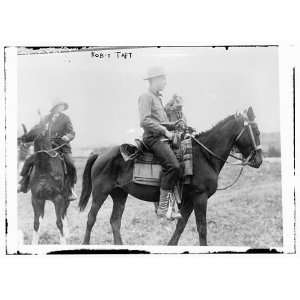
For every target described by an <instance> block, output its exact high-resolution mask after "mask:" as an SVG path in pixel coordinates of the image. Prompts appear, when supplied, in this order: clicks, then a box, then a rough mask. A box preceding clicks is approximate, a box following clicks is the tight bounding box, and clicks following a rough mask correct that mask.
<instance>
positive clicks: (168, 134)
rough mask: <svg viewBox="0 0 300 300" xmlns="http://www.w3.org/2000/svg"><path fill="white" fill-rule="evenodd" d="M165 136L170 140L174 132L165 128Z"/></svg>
mask: <svg viewBox="0 0 300 300" xmlns="http://www.w3.org/2000/svg"><path fill="white" fill-rule="evenodd" d="M165 136H166V137H167V138H168V140H170V141H172V140H173V136H174V134H173V133H172V132H171V131H169V130H167V129H166V130H165Z"/></svg>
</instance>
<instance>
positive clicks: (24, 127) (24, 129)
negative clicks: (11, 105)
mask: <svg viewBox="0 0 300 300" xmlns="http://www.w3.org/2000/svg"><path fill="white" fill-rule="evenodd" d="M22 128H23V131H24V134H27V128H26V126H25V124H23V123H22Z"/></svg>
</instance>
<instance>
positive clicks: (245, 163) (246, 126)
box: [191, 117, 261, 166]
mask: <svg viewBox="0 0 300 300" xmlns="http://www.w3.org/2000/svg"><path fill="white" fill-rule="evenodd" d="M236 119H237V117H236ZM251 125H256V122H254V121H249V120H248V119H247V120H244V124H243V128H242V129H241V131H240V132H239V134H238V135H237V137H236V138H235V140H234V144H236V143H237V141H238V140H239V139H240V138H241V137H242V135H243V134H244V133H245V132H246V130H247V129H248V130H249V135H250V139H251V143H252V146H253V149H252V150H251V152H250V154H249V155H248V156H247V158H245V159H243V158H240V157H237V156H235V155H233V154H231V153H230V154H229V156H230V157H232V158H234V159H236V160H239V161H241V163H231V162H229V161H227V160H226V159H224V158H222V157H220V156H219V155H218V154H216V153H215V152H213V151H212V150H210V149H209V148H208V147H206V146H205V145H204V144H203V143H201V142H200V141H199V140H197V139H196V138H195V137H194V136H193V135H191V137H192V139H193V140H194V141H195V142H196V143H197V144H199V145H200V146H201V147H202V148H203V149H205V150H206V151H207V152H208V153H209V154H211V155H212V156H214V157H215V158H217V159H218V160H220V161H222V162H224V163H226V164H229V165H233V166H249V165H251V164H250V160H251V158H252V157H253V154H255V153H256V152H257V151H258V150H261V145H260V144H259V145H257V144H256V141H255V138H254V134H253V129H252V126H251Z"/></svg>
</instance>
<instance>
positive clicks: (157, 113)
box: [138, 67, 181, 219]
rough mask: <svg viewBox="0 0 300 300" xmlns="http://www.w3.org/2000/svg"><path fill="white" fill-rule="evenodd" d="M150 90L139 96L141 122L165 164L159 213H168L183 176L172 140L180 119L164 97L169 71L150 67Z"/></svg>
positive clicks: (147, 141) (174, 216)
mask: <svg viewBox="0 0 300 300" xmlns="http://www.w3.org/2000/svg"><path fill="white" fill-rule="evenodd" d="M144 79H145V80H147V81H148V83H149V89H148V91H147V92H146V93H144V94H142V95H141V96H140V97H139V100H138V102H139V114H140V125H141V127H142V128H143V129H144V134H143V141H144V143H145V144H146V145H147V146H148V147H149V148H150V149H151V150H152V151H153V153H154V155H155V156H156V157H157V158H158V159H159V161H160V163H161V165H162V167H163V168H162V170H163V171H162V177H161V188H160V200H159V205H158V209H157V215H158V216H166V213H167V209H168V203H169V201H170V199H171V198H170V197H175V195H174V188H175V186H176V184H177V181H178V179H179V172H180V165H179V162H178V160H177V158H176V156H175V154H174V152H173V151H172V149H171V146H170V144H169V143H168V142H166V139H167V140H169V141H172V140H173V137H174V134H173V133H172V132H171V131H172V130H174V129H175V126H176V124H177V122H170V120H169V118H168V116H167V113H166V111H165V108H164V106H163V103H162V100H161V96H162V95H161V92H162V91H163V90H164V88H165V86H166V83H167V81H166V74H165V72H164V70H163V69H162V68H160V67H153V68H151V69H149V70H148V73H147V76H146V77H145V78H144ZM180 217H181V214H180V213H179V212H176V211H173V212H172V216H171V218H172V219H177V218H180Z"/></svg>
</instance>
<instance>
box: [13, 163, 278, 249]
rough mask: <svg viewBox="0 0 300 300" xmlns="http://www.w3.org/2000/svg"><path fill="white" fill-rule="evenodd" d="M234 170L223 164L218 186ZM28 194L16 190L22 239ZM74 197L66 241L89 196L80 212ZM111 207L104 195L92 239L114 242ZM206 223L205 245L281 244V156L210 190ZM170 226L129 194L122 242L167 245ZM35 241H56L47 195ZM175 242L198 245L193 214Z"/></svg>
mask: <svg viewBox="0 0 300 300" xmlns="http://www.w3.org/2000/svg"><path fill="white" fill-rule="evenodd" d="M85 161H86V159H85V158H77V159H76V166H77V168H78V178H79V181H78V183H77V186H76V190H77V193H78V195H79V194H80V191H81V176H82V172H83V168H84V164H85ZM238 172H239V167H225V168H224V170H223V171H222V172H221V174H220V180H219V186H220V187H222V186H226V185H228V184H230V183H231V182H232V181H233V180H234V178H235V176H236V175H237V174H238ZM30 196H31V195H30V192H29V193H28V194H26V195H25V194H20V195H19V199H18V228H19V229H20V230H22V231H23V234H24V243H25V244H29V243H30V242H31V238H32V231H33V210H32V206H31V199H30ZM77 203H78V202H77V201H75V202H72V203H71V205H70V207H69V210H68V219H69V227H70V239H69V241H68V242H69V243H70V244H81V243H82V239H83V236H84V231H85V225H86V221H87V214H88V212H89V208H90V204H91V199H90V202H89V205H88V207H87V208H86V210H85V211H84V212H82V213H79V210H78V208H77ZM111 210H112V200H111V199H110V198H108V199H107V200H106V202H105V203H104V205H103V206H102V208H101V210H100V211H99V214H98V218H97V222H96V224H95V226H94V229H93V232H92V237H91V244H97V245H105V244H112V243H113V239H112V232H111V227H110V223H109V218H110V214H111ZM207 223H208V245H210V246H248V247H255V248H262V247H281V246H282V243H283V238H282V203H281V165H280V160H278V159H275V160H269V161H264V163H263V164H262V166H261V167H260V169H258V170H257V169H252V168H248V167H247V168H246V169H245V170H244V173H243V175H242V177H241V178H240V180H239V181H238V183H237V184H236V185H234V186H233V187H232V188H230V189H229V190H227V191H219V192H217V193H216V194H215V195H213V196H212V197H211V198H210V199H209V202H208V212H207ZM174 228H175V223H174V222H172V223H170V222H167V221H160V220H158V219H157V217H156V215H155V213H154V207H153V204H152V203H147V202H143V201H139V200H137V199H135V198H133V197H128V200H127V203H126V208H125V212H124V215H123V222H122V228H121V232H122V237H123V242H124V244H129V245H166V244H167V242H168V240H169V239H170V237H171V235H172V232H173V230H174ZM40 243H41V244H57V243H59V235H58V229H57V228H56V225H55V213H54V207H53V204H52V203H51V202H48V201H47V203H46V210H45V218H44V222H43V224H42V226H41V229H40ZM179 245H187V246H192V245H199V242H198V234H197V229H196V224H195V218H194V215H191V217H190V220H189V222H188V224H187V226H186V229H185V231H184V233H183V234H182V237H181V239H180V241H179Z"/></svg>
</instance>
